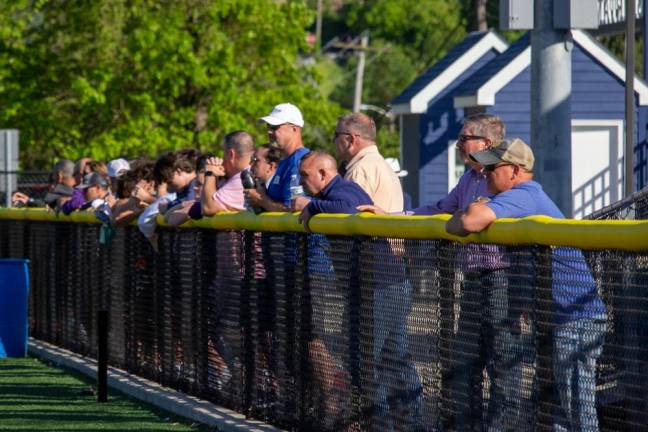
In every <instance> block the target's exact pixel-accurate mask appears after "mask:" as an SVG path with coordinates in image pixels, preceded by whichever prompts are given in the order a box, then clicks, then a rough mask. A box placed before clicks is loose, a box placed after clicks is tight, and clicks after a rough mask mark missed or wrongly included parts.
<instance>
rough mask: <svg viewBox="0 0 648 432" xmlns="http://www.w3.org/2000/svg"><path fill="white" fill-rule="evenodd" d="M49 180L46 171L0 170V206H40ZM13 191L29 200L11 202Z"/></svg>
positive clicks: (48, 174) (47, 188)
mask: <svg viewBox="0 0 648 432" xmlns="http://www.w3.org/2000/svg"><path fill="white" fill-rule="evenodd" d="M50 182H51V179H50V173H49V172H47V171H0V207H9V206H14V207H16V206H17V207H23V206H32V205H33V206H37V205H40V206H42V205H43V198H45V195H46V194H47V192H48V190H49V185H50ZM14 192H20V193H21V194H24V195H26V196H27V197H28V198H31V201H29V202H23V201H22V200H14V202H13V203H12V200H11V196H12V195H13V193H14Z"/></svg>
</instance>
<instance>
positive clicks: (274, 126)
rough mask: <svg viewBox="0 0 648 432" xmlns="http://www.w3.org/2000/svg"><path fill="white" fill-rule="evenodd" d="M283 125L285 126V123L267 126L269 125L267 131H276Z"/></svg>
mask: <svg viewBox="0 0 648 432" xmlns="http://www.w3.org/2000/svg"><path fill="white" fill-rule="evenodd" d="M285 124H286V123H282V124H280V125H271V124H269V125H268V130H271V131H273V132H274V131H276V130H277V129H279V128H280V127H281V126H283V125H285Z"/></svg>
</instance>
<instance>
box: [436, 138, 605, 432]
mask: <svg viewBox="0 0 648 432" xmlns="http://www.w3.org/2000/svg"><path fill="white" fill-rule="evenodd" d="M471 157H472V158H473V159H474V160H475V161H477V162H479V163H480V164H481V165H482V166H484V167H485V170H486V172H487V173H488V186H489V191H490V192H491V193H494V194H495V196H494V197H493V198H492V199H490V200H483V201H482V202H476V203H473V204H471V205H470V206H468V209H467V210H466V211H465V212H464V211H458V212H456V213H455V214H454V215H453V217H452V218H451V219H450V220H449V221H448V222H447V225H446V229H447V231H448V232H450V233H452V234H456V235H460V236H463V235H467V234H469V233H474V232H480V231H482V230H484V229H486V228H487V227H488V226H489V225H490V224H491V223H492V222H493V221H495V220H496V219H500V218H522V217H526V216H533V215H544V216H550V217H553V218H556V219H564V216H563V214H562V212H561V211H560V210H559V209H558V207H557V206H556V205H555V204H554V203H553V201H551V199H550V198H549V197H548V196H547V194H545V192H544V191H543V190H542V186H540V185H539V184H538V183H536V182H535V181H533V163H534V156H533V152H532V150H531V148H530V147H529V146H528V145H527V144H526V143H524V141H522V140H520V139H515V140H513V141H510V142H508V141H506V142H504V143H502V144H501V145H500V146H498V147H497V148H493V149H490V150H485V151H480V152H477V153H473V154H471ZM552 282H553V285H552V297H553V301H554V311H553V314H554V319H553V322H554V324H555V330H554V333H553V335H554V349H553V350H554V365H553V367H554V375H555V382H556V387H557V388H558V392H559V394H560V405H561V411H562V412H561V413H560V414H559V415H558V416H557V417H556V419H555V423H554V430H587V431H597V430H598V420H597V414H596V362H597V359H598V357H599V356H600V355H601V352H602V348H603V341H604V337H605V332H606V309H605V306H604V304H603V302H602V301H601V298H600V297H599V295H598V292H597V289H596V283H595V281H594V279H593V277H592V275H591V273H590V270H589V268H588V266H587V263H586V262H585V259H584V257H583V255H582V253H581V252H580V251H579V250H576V249H573V248H565V247H561V248H555V249H554V250H553V253H552Z"/></svg>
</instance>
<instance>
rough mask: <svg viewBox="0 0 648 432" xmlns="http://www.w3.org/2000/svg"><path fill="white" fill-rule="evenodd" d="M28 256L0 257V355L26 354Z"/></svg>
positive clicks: (19, 355)
mask: <svg viewBox="0 0 648 432" xmlns="http://www.w3.org/2000/svg"><path fill="white" fill-rule="evenodd" d="M28 298H29V260H26V259H0V357H25V356H26V355H27V337H28V322H27V308H28Z"/></svg>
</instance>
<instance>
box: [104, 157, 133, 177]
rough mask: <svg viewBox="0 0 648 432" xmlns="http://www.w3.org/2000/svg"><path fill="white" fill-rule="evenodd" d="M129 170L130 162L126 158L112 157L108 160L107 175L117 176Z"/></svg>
mask: <svg viewBox="0 0 648 432" xmlns="http://www.w3.org/2000/svg"><path fill="white" fill-rule="evenodd" d="M128 170H130V164H129V163H128V161H127V160H126V159H121V158H120V159H114V160H111V161H110V162H108V177H112V178H115V177H119V176H120V175H122V174H124V173H125V172H126V171H128Z"/></svg>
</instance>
